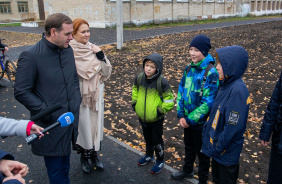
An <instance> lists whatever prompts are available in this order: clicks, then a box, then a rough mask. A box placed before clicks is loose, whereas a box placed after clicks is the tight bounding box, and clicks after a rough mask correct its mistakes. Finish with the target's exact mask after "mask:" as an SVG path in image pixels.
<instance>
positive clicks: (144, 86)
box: [132, 53, 174, 123]
mask: <svg viewBox="0 0 282 184" xmlns="http://www.w3.org/2000/svg"><path fill="white" fill-rule="evenodd" d="M147 60H151V61H153V62H154V63H155V64H156V66H157V73H156V74H155V75H153V76H152V77H151V78H150V79H146V76H145V75H146V74H145V73H143V76H142V79H141V80H140V81H138V75H137V76H136V77H135V80H134V84H133V88H132V107H133V109H134V110H135V112H136V113H137V116H138V117H139V118H140V120H141V121H142V122H144V123H154V122H157V121H158V120H160V119H161V118H163V117H164V114H165V113H167V112H168V111H170V110H171V109H172V108H173V106H174V96H173V93H172V90H171V87H170V85H169V83H168V81H167V80H166V79H165V78H164V77H162V80H161V88H162V96H163V99H161V98H160V95H159V92H158V89H157V79H158V77H159V76H160V75H161V73H162V69H163V58H162V56H161V55H159V54H157V53H154V54H151V55H149V56H147V57H146V58H145V59H144V61H143V68H144V67H145V62H146V61H147Z"/></svg>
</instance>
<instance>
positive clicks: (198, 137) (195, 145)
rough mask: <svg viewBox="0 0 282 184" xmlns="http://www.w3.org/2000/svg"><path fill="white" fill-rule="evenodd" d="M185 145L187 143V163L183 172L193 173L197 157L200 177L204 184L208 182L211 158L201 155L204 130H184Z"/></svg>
mask: <svg viewBox="0 0 282 184" xmlns="http://www.w3.org/2000/svg"><path fill="white" fill-rule="evenodd" d="M184 143H185V159H184V161H185V163H184V166H183V171H184V172H185V173H191V172H193V166H194V162H195V160H196V155H198V159H199V168H198V176H199V181H200V182H202V183H205V182H207V180H208V176H209V167H210V157H208V156H206V155H205V154H203V153H201V152H200V151H201V147H202V130H195V129H192V128H190V127H189V128H184Z"/></svg>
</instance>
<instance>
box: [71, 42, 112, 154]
mask: <svg viewBox="0 0 282 184" xmlns="http://www.w3.org/2000/svg"><path fill="white" fill-rule="evenodd" d="M71 46H72V47H73V50H74V55H75V56H76V53H77V52H79V50H76V47H75V45H74V44H73V45H72V44H71ZM77 54H79V53H77ZM93 55H94V60H95V61H94V62H99V63H100V66H99V67H96V68H99V71H96V70H95V69H96V68H95V69H93V70H91V71H92V72H98V75H100V76H101V77H99V85H97V86H98V88H97V91H98V99H97V102H96V106H95V108H90V107H89V106H87V105H83V104H82V103H81V104H80V112H79V125H78V137H77V142H76V144H78V145H80V146H81V147H82V148H84V149H92V148H93V147H94V148H95V151H99V150H100V143H101V141H102V140H103V129H104V98H103V93H104V81H105V80H107V79H108V78H109V76H110V75H111V71H112V66H111V63H110V61H109V60H108V59H107V57H105V59H106V63H105V62H104V61H100V60H98V59H97V58H96V54H94V53H93ZM75 59H76V57H75ZM84 60H85V58H84ZM76 64H77V60H76ZM80 64H81V61H80ZM96 66H97V64H96ZM79 73H80V72H78V76H79V86H80V91H81V94H83V92H82V89H83V81H85V77H84V78H82V77H81V76H80V75H79ZM91 75H92V76H97V74H93V73H92V74H91ZM89 80H91V79H89ZM87 82H89V81H87ZM90 85H91V84H90ZM84 89H85V88H84Z"/></svg>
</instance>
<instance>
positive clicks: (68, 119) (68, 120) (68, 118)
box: [65, 116, 71, 125]
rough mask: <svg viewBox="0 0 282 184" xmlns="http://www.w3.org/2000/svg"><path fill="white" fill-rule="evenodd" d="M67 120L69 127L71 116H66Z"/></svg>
mask: <svg viewBox="0 0 282 184" xmlns="http://www.w3.org/2000/svg"><path fill="white" fill-rule="evenodd" d="M65 119H66V121H67V124H68V125H69V124H71V118H70V117H69V116H66V117H65Z"/></svg>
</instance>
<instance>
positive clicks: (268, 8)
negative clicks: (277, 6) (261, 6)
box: [267, 1, 271, 10]
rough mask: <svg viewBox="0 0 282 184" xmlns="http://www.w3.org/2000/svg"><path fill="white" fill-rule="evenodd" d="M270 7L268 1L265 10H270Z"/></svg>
mask: <svg viewBox="0 0 282 184" xmlns="http://www.w3.org/2000/svg"><path fill="white" fill-rule="evenodd" d="M270 5H271V2H270V1H268V2H267V10H270V8H271V6H270Z"/></svg>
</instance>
